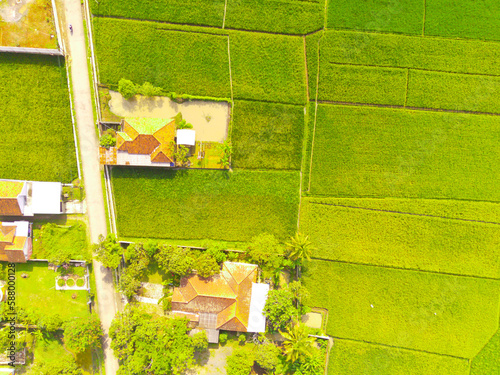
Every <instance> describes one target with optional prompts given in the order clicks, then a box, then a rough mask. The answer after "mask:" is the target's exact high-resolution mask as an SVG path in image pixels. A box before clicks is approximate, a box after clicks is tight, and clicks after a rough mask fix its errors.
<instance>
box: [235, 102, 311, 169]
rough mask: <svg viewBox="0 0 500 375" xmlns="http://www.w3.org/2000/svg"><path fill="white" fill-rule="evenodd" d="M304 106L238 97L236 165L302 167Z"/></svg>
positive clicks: (275, 167)
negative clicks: (247, 99)
mask: <svg viewBox="0 0 500 375" xmlns="http://www.w3.org/2000/svg"><path fill="white" fill-rule="evenodd" d="M303 132H304V107H302V106H294V105H288V104H275V103H265V102H255V101H236V102H235V103H234V107H233V129H232V135H231V139H232V143H233V154H232V165H233V167H235V168H248V169H300V163H301V158H302V136H303Z"/></svg>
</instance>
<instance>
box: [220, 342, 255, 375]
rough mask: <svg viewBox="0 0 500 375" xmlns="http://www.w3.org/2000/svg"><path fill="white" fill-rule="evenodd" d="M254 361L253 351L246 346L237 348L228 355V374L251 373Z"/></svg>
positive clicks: (247, 374) (242, 374)
mask: <svg viewBox="0 0 500 375" xmlns="http://www.w3.org/2000/svg"><path fill="white" fill-rule="evenodd" d="M253 362H254V356H253V353H252V352H250V351H248V349H247V348H245V347H240V348H236V349H235V350H234V351H233V354H231V355H230V356H229V357H227V365H226V371H227V375H249V374H250V371H251V370H252V365H253Z"/></svg>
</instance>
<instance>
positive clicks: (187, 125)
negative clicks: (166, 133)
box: [177, 120, 193, 129]
mask: <svg viewBox="0 0 500 375" xmlns="http://www.w3.org/2000/svg"><path fill="white" fill-rule="evenodd" d="M177 129H193V124H190V123H189V122H186V120H180V121H179V122H178V123H177Z"/></svg>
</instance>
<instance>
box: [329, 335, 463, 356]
mask: <svg viewBox="0 0 500 375" xmlns="http://www.w3.org/2000/svg"><path fill="white" fill-rule="evenodd" d="M330 337H331V338H332V339H334V340H335V339H337V340H345V341H354V342H362V343H365V344H370V345H378V346H385V347H387V348H392V349H403V350H408V351H411V352H419V353H427V354H434V355H438V356H443V357H450V358H455V359H463V360H465V361H469V358H464V357H459V356H456V355H451V354H442V353H436V352H431V351H428V350H422V349H412V348H406V347H404V346H395V345H389V344H381V343H378V342H374V341H367V340H360V339H350V338H346V337H340V336H330Z"/></svg>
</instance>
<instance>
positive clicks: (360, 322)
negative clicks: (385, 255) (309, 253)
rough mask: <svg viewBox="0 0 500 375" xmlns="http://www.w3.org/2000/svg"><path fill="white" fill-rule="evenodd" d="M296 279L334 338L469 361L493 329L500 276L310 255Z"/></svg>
mask: <svg viewBox="0 0 500 375" xmlns="http://www.w3.org/2000/svg"><path fill="white" fill-rule="evenodd" d="M303 281H304V284H305V286H306V287H307V289H308V290H309V292H310V293H311V301H310V302H311V303H310V305H311V306H313V307H323V308H327V309H328V324H327V333H328V334H329V335H331V336H333V337H339V338H346V339H353V340H362V341H367V342H372V343H379V344H385V345H391V346H397V347H400V348H408V349H417V350H423V351H427V352H431V353H437V354H447V355H452V356H456V357H462V358H472V357H474V356H475V355H476V354H477V353H478V352H479V351H480V350H481V349H482V348H483V347H484V346H485V345H486V343H487V342H488V341H489V340H490V338H491V336H492V335H493V334H494V333H495V332H496V331H497V330H498V322H499V307H500V301H499V300H500V298H499V295H500V281H499V280H488V279H480V278H472V277H463V276H462V277H458V276H449V275H442V274H436V273H428V272H419V271H405V270H397V269H387V268H380V267H375V266H361V265H353V264H346V263H337V262H330V261H318V260H315V261H313V262H311V263H310V264H309V265H308V266H307V268H306V269H305V270H304V277H303ZM372 306H373V307H372Z"/></svg>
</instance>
